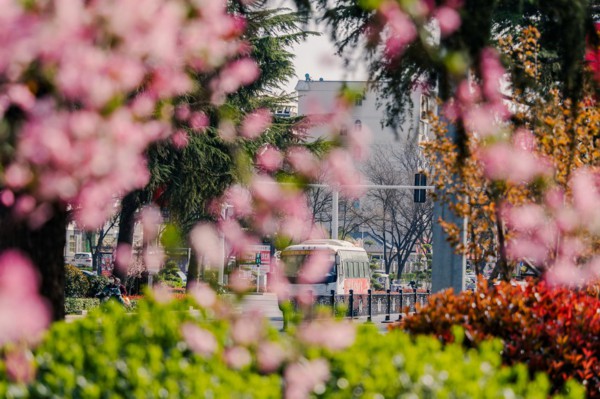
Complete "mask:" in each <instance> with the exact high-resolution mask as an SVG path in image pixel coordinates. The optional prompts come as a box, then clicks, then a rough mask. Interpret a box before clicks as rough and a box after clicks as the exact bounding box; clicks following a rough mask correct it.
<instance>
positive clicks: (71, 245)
mask: <svg viewBox="0 0 600 399" xmlns="http://www.w3.org/2000/svg"><path fill="white" fill-rule="evenodd" d="M75 252H77V248H76V246H75V234H69V254H74V253H75Z"/></svg>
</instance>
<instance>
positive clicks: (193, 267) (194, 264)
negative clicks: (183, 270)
mask: <svg viewBox="0 0 600 399" xmlns="http://www.w3.org/2000/svg"><path fill="white" fill-rule="evenodd" d="M199 277H200V267H199V264H198V259H197V257H196V254H195V253H192V256H191V257H190V264H189V265H188V271H187V283H186V286H185V289H186V291H188V290H189V289H190V288H191V287H192V286H193V285H194V283H196V282H198V278H199Z"/></svg>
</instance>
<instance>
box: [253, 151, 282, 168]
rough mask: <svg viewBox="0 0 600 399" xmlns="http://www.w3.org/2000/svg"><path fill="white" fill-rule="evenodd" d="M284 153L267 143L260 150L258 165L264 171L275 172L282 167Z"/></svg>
mask: <svg viewBox="0 0 600 399" xmlns="http://www.w3.org/2000/svg"><path fill="white" fill-rule="evenodd" d="M282 163H283V155H281V152H280V151H279V150H277V149H276V148H275V147H273V146H271V145H265V146H263V147H262V148H260V149H259V150H258V153H257V155H256V165H257V166H258V167H259V168H261V169H262V170H264V171H267V172H274V171H276V170H277V169H279V168H280V167H281V165H282Z"/></svg>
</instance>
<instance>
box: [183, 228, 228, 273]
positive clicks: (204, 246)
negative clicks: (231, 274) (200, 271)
mask: <svg viewBox="0 0 600 399" xmlns="http://www.w3.org/2000/svg"><path fill="white" fill-rule="evenodd" d="M190 241H191V244H192V247H193V248H194V251H195V252H196V255H197V256H198V257H199V259H198V262H200V263H201V264H208V265H211V266H219V265H222V264H223V254H222V249H221V248H222V241H221V238H220V237H219V233H218V232H217V229H216V228H215V227H214V226H213V225H212V224H208V223H201V224H197V225H196V226H194V228H193V229H192V231H191V232H190Z"/></svg>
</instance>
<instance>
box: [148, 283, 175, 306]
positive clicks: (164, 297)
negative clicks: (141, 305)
mask: <svg viewBox="0 0 600 399" xmlns="http://www.w3.org/2000/svg"><path fill="white" fill-rule="evenodd" d="M152 295H153V297H154V299H155V300H156V302H158V303H163V304H165V303H169V302H171V301H172V300H173V298H174V297H173V293H172V292H171V289H170V288H169V287H168V286H166V285H165V284H156V285H154V286H153V287H152Z"/></svg>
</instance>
